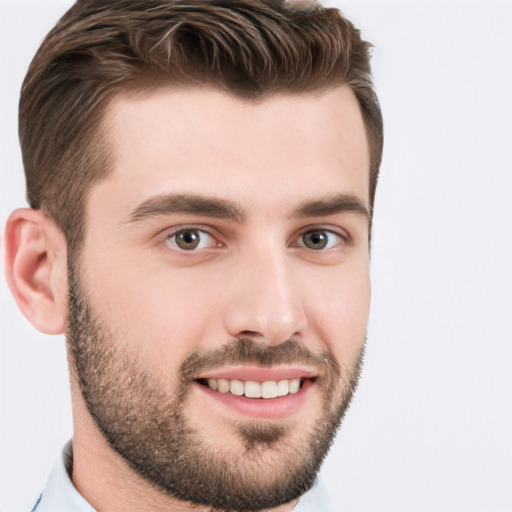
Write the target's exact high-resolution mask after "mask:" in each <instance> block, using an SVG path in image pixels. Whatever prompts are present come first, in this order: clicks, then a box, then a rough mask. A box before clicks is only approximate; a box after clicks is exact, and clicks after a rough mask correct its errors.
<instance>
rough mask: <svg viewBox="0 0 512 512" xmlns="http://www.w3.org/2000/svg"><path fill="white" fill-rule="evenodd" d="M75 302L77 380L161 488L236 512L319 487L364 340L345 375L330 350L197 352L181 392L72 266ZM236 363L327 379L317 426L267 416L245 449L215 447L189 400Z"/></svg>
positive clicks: (73, 368)
mask: <svg viewBox="0 0 512 512" xmlns="http://www.w3.org/2000/svg"><path fill="white" fill-rule="evenodd" d="M69 295H70V297H69V313H68V331H67V333H68V334H67V345H68V351H69V356H70V372H71V377H72V380H73V381H74V382H75V384H76V385H77V386H78V388H79V389H80V391H81V394H82V397H83V399H84V402H85V404H86V406H87V409H88V411H89V413H90V415H91V417H92V418H93V420H94V421H95V423H96V425H97V427H98V429H99V431H100V432H101V433H102V434H103V436H104V438H105V439H106V441H107V442H108V444H109V445H110V447H111V448H112V449H113V450H115V451H116V452H117V453H118V454H119V455H120V456H121V457H122V458H123V459H124V460H125V461H126V462H127V463H128V464H129V465H130V467H131V468H132V469H133V470H134V471H135V472H136V473H137V474H138V475H140V476H141V477H142V478H143V479H144V480H145V481H146V482H148V483H149V484H150V485H151V486H153V487H154V488H155V489H157V490H158V491H160V492H164V493H165V494H166V495H168V496H172V497H175V498H178V499H180V500H184V501H187V502H190V503H194V504H198V505H204V506H208V507H210V508H213V509H218V510H226V511H228V510H233V511H255V510H262V509H268V508H275V507H278V506H280V505H283V504H285V503H289V502H291V501H293V500H295V499H297V498H298V497H300V496H301V495H302V494H304V493H305V492H306V491H307V490H309V489H310V488H311V486H312V485H313V483H314V481H315V479H316V476H317V474H318V471H319V470H320V466H321V464H322V462H323V460H324V458H325V455H326V454H327V452H328V450H329V448H330V446H331V444H332V442H333V440H334V437H335V435H336V431H337V430H338V428H339V426H340V423H341V420H342V418H343V416H344V414H345V412H346V410H347V408H348V406H349V404H350V401H351V399H352V396H353V393H354V391H355V389H356V387H357V383H358V380H359V376H360V370H361V366H362V360H363V353H364V342H363V343H362V346H361V350H360V352H359V355H358V357H357V359H356V361H355V362H354V364H353V365H352V366H351V367H350V368H340V366H339V365H338V364H337V362H336V361H335V359H334V357H333V356H332V355H331V354H330V353H328V352H325V353H321V354H314V353H312V352H311V351H310V350H308V349H307V348H306V347H304V346H303V345H302V344H301V343H299V342H296V341H291V340H288V341H286V342H284V343H282V344H280V345H277V346H268V345H266V344H264V343H256V342H255V341H253V340H252V339H235V340H232V341H230V342H228V343H226V344H225V345H223V346H221V347H220V348H218V349H210V350H201V351H195V352H192V353H190V354H189V355H188V356H187V357H186V358H185V360H184V361H182V363H181V366H180V370H179V374H178V375H177V376H176V379H175V380H176V384H175V386H176V387H175V389H174V391H173V392H172V393H171V392H169V391H168V390H166V389H165V388H164V386H163V385H162V384H161V383H160V382H159V381H158V379H157V378H156V377H155V376H154V375H153V374H152V373H151V371H150V369H148V368H147V367H145V366H144V364H143V362H142V361H143V358H142V357H140V355H139V354H137V353H135V351H130V350H128V349H127V348H126V347H123V345H122V343H120V342H119V340H117V343H116V339H115V337H114V334H113V332H111V330H109V329H108V327H107V326H106V325H105V324H104V323H103V322H102V321H101V320H100V318H99V316H98V315H97V314H96V313H95V311H93V310H92V308H91V306H90V304H89V303H88V300H87V297H86V294H85V293H84V292H83V290H82V287H81V285H80V282H79V279H78V275H77V272H76V270H75V268H74V265H73V264H72V263H70V265H69ZM363 341H364V340H363ZM141 342H142V340H141ZM141 346H142V344H141ZM235 364H256V365H260V366H264V367H272V366H275V365H281V364H306V365H309V366H313V367H314V368H316V369H318V371H319V374H320V375H322V376H323V386H322V389H323V400H322V407H321V413H320V414H319V416H318V418H316V419H315V421H314V422H311V423H312V425H311V426H309V427H307V426H305V425H303V424H298V423H299V422H295V423H291V424H288V423H286V422H281V423H277V424H276V423H275V422H271V421H265V420H263V419H257V418H256V419H251V420H249V419H248V420H244V421H238V422H236V423H234V428H235V432H236V442H234V443H232V446H231V445H230V448H224V449H220V447H219V446H215V440H216V437H215V434H213V433H212V434H210V435H209V430H208V425H204V428H202V429H200V430H199V429H198V428H197V427H196V426H194V425H193V424H192V423H191V421H190V420H189V419H188V418H187V398H188V396H189V393H190V388H191V386H192V385H193V384H194V383H195V382H196V379H197V377H198V375H199V374H200V373H201V372H204V371H205V370H208V369H210V368H214V367H218V366H220V365H235ZM317 384H319V383H317ZM297 434H300V436H298V437H297ZM217 435H218V434H217Z"/></svg>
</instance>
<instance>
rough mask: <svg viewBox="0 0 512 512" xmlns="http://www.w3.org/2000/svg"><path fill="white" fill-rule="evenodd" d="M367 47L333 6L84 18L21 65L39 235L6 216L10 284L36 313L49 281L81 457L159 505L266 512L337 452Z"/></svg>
mask: <svg viewBox="0 0 512 512" xmlns="http://www.w3.org/2000/svg"><path fill="white" fill-rule="evenodd" d="M302 7H303V6H302ZM368 51H369V45H368V43H366V42H364V41H362V40H361V38H360V34H359V32H358V31H357V30H356V29H355V28H354V27H353V26H352V25H351V24H350V22H348V21H347V20H346V19H345V18H343V17H342V16H341V14H340V13H339V11H337V10H335V9H324V8H321V7H316V8H314V9H312V10H311V9H300V10H299V11H294V10H290V9H289V8H288V7H287V4H282V3H281V2H279V1H271V0H268V1H261V0H258V1H257V0H243V1H240V0H237V1H226V0H224V1H204V0H203V1H195V0H188V1H181V0H175V1H169V0H168V1H163V0H158V1H152V2H143V1H140V2H132V1H126V0H120V1H113V2H108V3H105V2H102V1H96V0H90V1H78V2H76V4H75V5H74V6H73V7H72V8H71V9H70V10H69V11H68V13H66V14H65V16H64V17H63V18H62V19H61V20H60V21H59V23H58V24H57V26H56V27H55V28H54V29H53V30H52V31H51V32H50V34H49V35H48V36H47V38H46V39H45V41H44V42H43V44H42V46H41V48H40V50H39V51H38V53H37V55H36V57H35V58H34V60H33V62H32V64H31V67H30V69H29V72H28V74H27V78H26V80H25V82H24V85H23V89H22V95H21V101H20V139H21V145H22V152H23V160H24V166H25V172H26V178H27V194H28V200H29V203H30V206H31V208H32V209H33V210H36V211H37V213H30V214H26V216H25V217H26V218H25V220H29V221H31V222H32V224H34V223H36V221H37V222H38V223H39V224H38V226H39V231H38V232H39V233H47V235H46V236H42V239H43V242H39V239H37V237H36V236H35V235H34V233H33V232H32V235H33V236H32V237H31V236H30V234H31V232H30V231H29V230H28V229H26V228H24V224H23V223H22V222H20V221H19V220H20V217H18V221H17V222H16V219H14V220H13V221H11V231H12V232H13V233H15V232H16V233H17V235H16V236H14V235H13V236H11V237H9V238H10V239H11V240H12V242H10V243H9V244H8V245H10V247H11V249H9V250H8V254H9V255H10V256H9V258H10V259H11V264H10V265H8V272H11V274H12V275H16V273H18V278H16V277H14V278H13V277H11V280H10V282H11V288H13V289H15V290H16V289H18V292H15V295H17V298H18V302H21V303H22V304H25V306H24V307H25V311H28V313H26V314H27V316H29V317H30V316H31V315H33V311H34V310H35V309H37V307H32V308H27V307H26V304H27V303H29V302H30V300H29V299H27V298H23V297H24V295H23V294H24V293H25V292H24V291H23V290H21V291H20V290H19V288H20V287H19V286H18V285H17V284H16V283H18V282H21V281H22V278H23V275H22V274H24V276H25V281H27V279H26V276H27V275H28V273H29V272H32V275H33V276H35V275H36V274H37V279H43V280H44V281H45V283H46V288H43V287H42V286H35V284H34V282H35V278H33V279H32V283H31V285H32V287H33V291H32V292H31V293H33V295H34V296H35V294H36V293H40V291H41V290H42V289H45V290H46V293H45V294H44V296H43V298H42V299H41V300H43V299H44V300H45V301H46V302H45V303H44V304H46V305H47V304H49V303H50V302H51V301H50V302H49V299H48V298H49V297H54V299H53V300H54V303H55V308H54V310H52V311H53V312H54V314H53V316H52V315H48V314H41V313H40V314H39V316H38V319H39V320H37V322H43V323H44V322H48V320H47V319H48V318H57V319H58V318H61V319H62V318H64V320H63V321H62V322H61V323H60V324H59V321H58V320H55V322H56V323H55V327H52V328H51V329H46V330H47V331H48V330H51V331H53V332H58V331H59V330H60V331H63V332H65V333H66V337H67V343H68V353H69V361H70V371H71V376H72V387H73V389H74V396H75V403H74V414H75V416H76V417H75V428H76V431H75V440H76V439H78V440H79V439H81V438H83V439H87V440H88V442H90V443H93V442H94V439H96V441H97V440H98V439H101V441H99V446H105V447H106V448H105V449H106V450H107V451H108V453H110V454H111V455H110V457H117V458H118V459H119V460H121V461H122V464H124V465H125V466H126V468H125V469H126V470H127V471H128V472H132V473H133V474H134V475H136V477H137V478H140V479H141V480H142V481H143V482H144V483H145V484H147V485H148V486H150V487H151V488H154V489H156V490H157V492H158V493H160V494H161V495H164V496H167V497H170V498H173V499H176V498H177V499H179V500H182V501H185V502H192V503H197V504H202V505H205V506H210V507H214V508H219V509H233V510H258V509H265V508H272V507H277V506H279V505H281V504H283V503H288V502H291V501H293V500H294V499H295V498H297V497H298V496H300V495H301V494H302V493H303V492H305V491H306V490H307V489H308V488H309V487H310V486H311V484H312V483H313V481H314V478H315V476H316V474H317V472H318V469H319V467H320V464H321V462H322V460H323V458H324V456H325V454H326V453H327V451H328V448H329V446H330V444H331V442H332V440H333V438H334V435H335V432H336V430H337V428H338V426H339V424H340V422H341V419H342V417H343V414H344V412H345V410H346V408H347V407H348V404H349V402H350V399H351V396H352V393H353V391H354V389H355V387H356V384H357V380H358V376H359V370H360V365H361V361H362V355H363V349H364V341H365V332H366V323H367V318H368V309H369V298H370V293H369V277H368V255H369V235H370V227H371V217H372V211H373V202H374V194H375V187H376V182H377V176H378V169H379V164H380V159H381V153H382V123H381V118H380V111H379V107H378V102H377V99H376V96H375V93H374V91H373V86H372V81H371V76H370V66H369V54H368ZM38 219H39V220H38ZM40 219H43V220H40ZM31 240H32V241H31ZM34 240H35V241H34ZM48 240H54V241H55V242H54V244H53V246H52V249H51V250H48V251H47V254H46V257H45V258H41V257H39V258H37V262H38V263H37V265H43V264H45V265H47V266H46V267H45V270H44V271H42V270H41V269H39V270H38V271H37V272H36V271H35V270H30V269H35V268H36V263H35V261H36V258H35V256H34V255H35V253H36V250H39V249H38V247H40V246H41V247H42V246H44V243H45V241H46V242H47V241H48ZM24 241H26V245H28V244H29V242H30V247H31V254H32V263H31V264H28V263H27V261H28V257H25V264H22V263H20V262H22V261H23V258H22V257H21V256H20V255H21V254H22V253H23V251H22V250H21V249H20V248H21V247H22V246H23V243H25V242H24ZM63 248H64V249H63ZM41 250H42V249H41ZM25 253H26V254H28V253H27V252H25ZM17 262H18V263H17ZM63 262H65V268H64V270H63V265H64V263H63ZM50 267H51V268H50ZM23 268H24V269H25V271H24V272H22V271H21V270H18V271H17V270H16V269H23ZM59 268H60V269H61V272H60V274H59V271H58V269H59ZM9 269H10V270H9ZM63 272H64V273H65V274H66V279H67V284H66V287H65V293H64V291H63V288H64V287H63V286H62V279H60V280H59V278H58V277H55V276H59V275H60V276H62V273H63ZM13 283H14V284H13ZM28 286H29V285H28V284H26V285H25V290H26V289H28ZM50 292H51V293H50ZM25 295H26V294H25ZM20 298H21V300H20ZM64 302H65V306H63V304H64ZM22 309H23V308H22ZM39 309H41V308H39ZM37 322H35V323H37ZM43 330H44V329H43ZM77 418H78V419H77ZM88 421H90V425H89V427H88V428H87V429H86V428H84V427H83V424H84V423H87V422H88ZM91 431H93V432H95V434H90V432H91ZM101 442H103V443H104V445H102V444H101ZM237 461H243V462H242V463H240V462H237Z"/></svg>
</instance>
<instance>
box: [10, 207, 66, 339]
mask: <svg viewBox="0 0 512 512" xmlns="http://www.w3.org/2000/svg"><path fill="white" fill-rule="evenodd" d="M5 249H6V261H5V267H6V277H7V283H8V285H9V288H10V289H11V292H12V294H13V295H14V298H15V299H16V302H17V303H18V306H19V308H20V310H21V312H22V313H23V315H24V316H25V317H26V318H27V320H28V321H29V322H30V323H31V324H32V325H33V326H34V327H35V328H36V329H37V330H39V331H41V332H43V333H45V334H62V333H63V332H64V331H65V328H66V315H67V304H68V286H67V248H66V240H65V238H64V235H63V234H62V232H61V231H60V230H59V229H58V228H57V226H56V224H55V223H54V222H53V221H52V220H51V219H49V218H48V217H46V216H45V215H44V214H43V213H42V212H41V211H39V210H32V209H29V208H23V209H19V210H16V211H14V212H13V213H12V214H11V216H10V217H9V219H8V221H7V225H6V228H5Z"/></svg>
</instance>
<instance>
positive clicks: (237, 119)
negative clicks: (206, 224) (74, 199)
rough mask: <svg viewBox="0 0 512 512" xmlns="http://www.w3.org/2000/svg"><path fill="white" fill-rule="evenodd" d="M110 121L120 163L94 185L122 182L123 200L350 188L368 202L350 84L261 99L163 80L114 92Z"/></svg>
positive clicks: (298, 194) (278, 197)
mask: <svg viewBox="0 0 512 512" xmlns="http://www.w3.org/2000/svg"><path fill="white" fill-rule="evenodd" d="M104 126H105V128H106V134H107V137H108V139H109V140H108V143H109V145H110V147H111V149H112V151H113V162H114V169H113V173H112V174H111V175H110V176H109V177H108V178H107V179H106V180H105V182H104V183H100V184H99V185H96V187H94V188H99V189H101V188H104V189H108V188H109V187H114V186H115V187H116V188H117V190H123V192H124V193H123V197H122V198H121V197H120V198H119V200H122V201H124V202H125V203H126V204H127V205H128V204H132V205H133V204H134V203H137V202H140V201H141V200H143V199H144V198H145V197H148V196H151V195H155V194H159V193H161V194H163V193H168V192H169V191H177V192H184V193H190V192H192V193H201V194H208V195H214V196H218V197H224V196H230V198H232V197H234V196H236V197H238V198H239V200H240V202H245V203H246V204H251V203H252V202H254V201H257V200H258V199H259V198H261V200H265V201H266V202H267V203H268V204H267V205H268V206H269V207H270V205H271V204H274V205H275V203H279V204H282V205H283V207H284V206H290V207H293V204H289V205H285V204H283V202H286V201H288V200H289V201H290V202H293V201H295V200H296V201H299V200H304V199H307V197H308V196H309V195H317V196H321V195H326V194H331V193H333V192H340V193H347V192H349V193H353V194H357V195H358V196H359V197H360V198H361V200H362V201H363V202H364V203H365V204H368V179H369V178H368V170H369V148H368V141H367V137H366V132H365V128H364V122H363V119H362V115H361V112H360V109H359V105H358V102H357V100H356V98H355V97H354V95H353V93H352V91H351V90H350V89H349V88H347V87H340V88H338V89H335V90H332V91H329V92H325V93H322V94H317V95H306V94H304V95H298V94H294V95H275V96H272V97H270V98H267V99H265V100H263V101H259V102H253V101H245V100H241V99H238V98H235V97H233V96H231V95H228V94H224V93H221V92H218V91H214V90H194V89H192V90H190V89H187V90H182V89H171V88H165V89H161V90H158V91H156V92H151V93H144V94H140V95H135V96H133V95H132V96H128V95H122V96H119V97H117V98H116V100H115V101H114V103H113V105H112V107H111V108H110V109H109V111H108V112H107V114H106V117H105V124H104ZM332 188H337V190H332ZM112 190H114V188H113V189H112ZM112 190H111V191H110V192H108V193H106V195H105V197H104V199H105V200H107V199H108V200H109V201H114V200H115V198H114V196H113V195H112ZM92 192H93V194H92V195H93V196H94V195H95V194H96V192H95V191H94V190H93V191H92ZM96 195H97V194H96ZM272 201H274V203H272Z"/></svg>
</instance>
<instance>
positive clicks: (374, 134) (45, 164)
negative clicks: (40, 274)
mask: <svg viewBox="0 0 512 512" xmlns="http://www.w3.org/2000/svg"><path fill="white" fill-rule="evenodd" d="M370 46H371V45H370V44H369V43H367V42H365V41H363V40H362V39H361V36H360V32H359V30H357V29H356V28H354V26H353V25H352V24H351V23H350V22H349V21H348V20H346V19H345V18H344V17H343V16H342V15H341V13H340V12H339V11H338V10H337V9H327V8H324V7H321V6H316V7H315V8H314V9H313V10H312V11H311V12H308V13H304V12H293V10H292V9H289V8H287V7H286V3H283V2H282V1H280V0H109V1H104V0H78V1H77V2H76V3H75V4H74V5H73V7H71V9H70V10H69V11H68V12H67V13H66V14H65V15H64V16H63V17H62V18H61V20H60V21H59V22H58V24H57V25H56V26H55V28H54V29H53V30H52V31H51V32H50V33H49V34H48V36H47V37H46V39H45V40H44V42H43V43H42V45H41V47H40V48H39V50H38V52H37V54H36V55H35V57H34V59H33V61H32V63H31V65H30V68H29V71H28V73H27V76H26V78H25V81H24V83H23V88H22V91H21V99H20V110H19V133H20V142H21V149H22V154H23V163H24V168H25V175H26V181H27V199H28V202H29V204H30V206H31V207H32V208H41V209H42V210H43V211H44V212H45V213H46V214H47V215H49V216H50V217H52V218H53V219H54V220H55V222H56V223H57V225H58V226H59V228H60V229H61V230H62V231H63V233H64V235H65V236H66V240H67V243H68V245H69V246H70V249H71V250H77V249H78V247H79V244H80V241H81V240H82V238H83V234H84V220H83V219H84V212H85V200H86V196H87V192H88V190H89V189H90V188H91V186H92V185H93V184H94V183H95V182H96V181H98V180H99V179H101V178H102V177H104V176H106V175H108V173H109V169H110V168H111V162H110V158H109V151H108V149H109V148H108V147H105V146H107V144H104V138H102V135H101V123H102V118H103V115H104V113H105V110H106V108H107V107H108V105H109V103H110V102H111V101H112V100H113V98H114V97H115V95H116V94H117V93H119V92H121V91H126V90H137V89H142V90H146V89H151V88H154V87H160V86H162V85H167V84H168V85H175V86H182V87H196V86H210V87H214V88H217V89H219V90H222V91H227V92H229V93H231V94H233V95H235V96H238V97H241V98H245V99H248V100H257V99H260V100H261V99H264V98H265V97H268V96H270V95H272V94H275V93H279V92H285V93H286V92H288V93H302V92H322V91H324V90H328V89H331V88H334V87H339V86H341V85H347V86H349V87H350V88H351V89H352V91H353V92H354V94H355V96H356V97H357V99H358V101H359V104H360V107H361V112H362V115H363V119H364V122H365V127H366V130H367V135H368V138H369V143H370V152H371V155H370V161H371V165H370V190H369V194H370V206H371V207H372V206H373V202H374V195H375V188H376V183H377V176H378V171H379V167H380V161H381V156H382V142H383V135H382V119H381V115H380V108H379V104H378V100H377V96H376V94H375V92H374V88H373V83H372V78H371V70H370V63H369V60H370V54H369V49H370Z"/></svg>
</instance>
